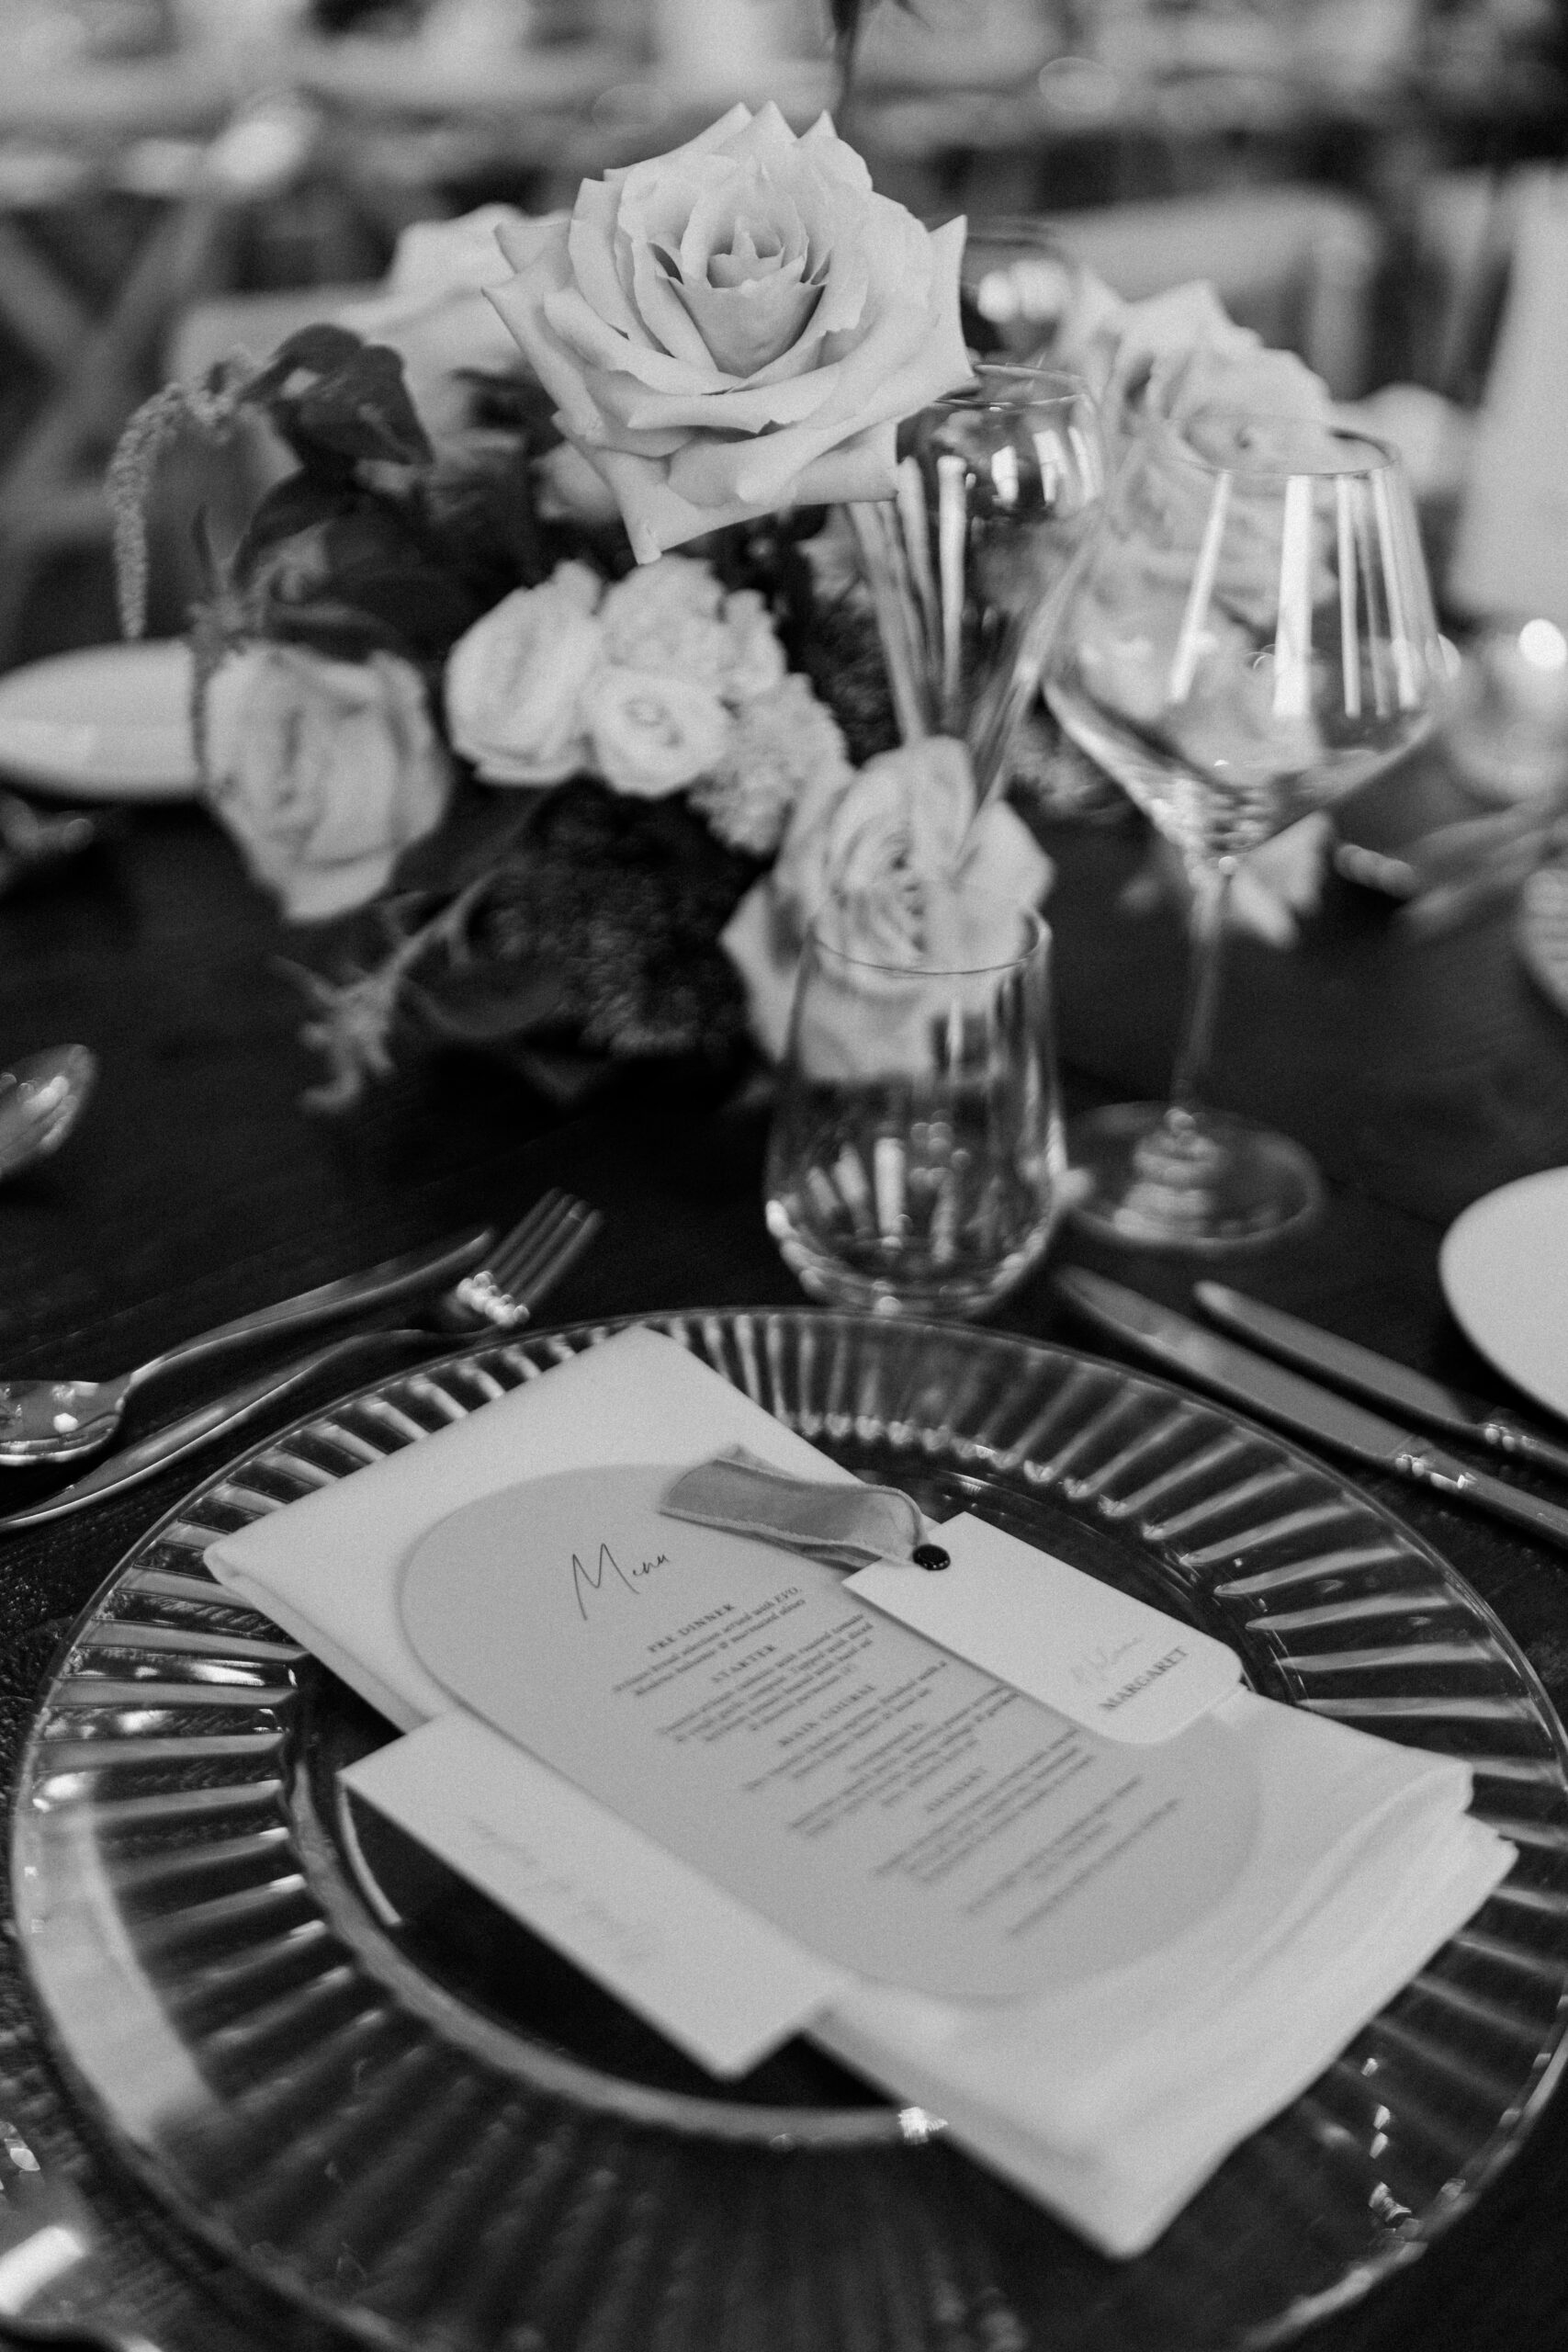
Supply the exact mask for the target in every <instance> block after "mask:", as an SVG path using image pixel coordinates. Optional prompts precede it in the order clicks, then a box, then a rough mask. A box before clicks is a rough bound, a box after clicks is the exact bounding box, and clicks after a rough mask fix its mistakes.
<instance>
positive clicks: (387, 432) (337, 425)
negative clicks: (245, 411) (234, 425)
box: [246, 325, 434, 473]
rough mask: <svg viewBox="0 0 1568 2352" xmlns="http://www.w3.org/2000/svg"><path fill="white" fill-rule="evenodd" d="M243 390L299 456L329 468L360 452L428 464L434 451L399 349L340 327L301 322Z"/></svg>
mask: <svg viewBox="0 0 1568 2352" xmlns="http://www.w3.org/2000/svg"><path fill="white" fill-rule="evenodd" d="M246 398H247V399H248V400H249V401H251V402H252V403H253V404H254V405H255V406H258V407H261V408H263V409H265V412H266V413H267V414H268V416H269V417H270V418H271V419H272V422H273V424H275V425H276V427H277V430H278V432H279V433H280V434H281V435H283V438H284V439H285V440H286V441H287V442H288V446H289V447H290V448H291V449H292V450H293V451H294V452H295V455H296V456H297V457H298V458H299V459H300V460H301V462H302V463H303V464H305V465H306V466H314V467H318V468H321V469H323V470H325V471H326V472H328V473H332V472H334V471H336V472H341V471H343V470H344V469H346V468H349V467H352V466H355V465H357V464H359V463H361V462H363V461H364V460H366V459H378V460H380V461H382V462H383V463H389V464H392V465H403V466H423V465H428V464H429V463H430V461H431V458H432V456H433V454H434V453H433V451H432V449H431V447H430V442H429V439H428V437H427V436H426V434H425V430H424V427H423V424H421V423H420V421H419V415H418V412H417V411H416V410H415V408H414V405H413V402H412V400H411V399H410V398H409V393H408V387H407V385H406V384H405V383H404V381H403V363H402V361H401V359H400V357H399V356H398V354H397V353H396V352H395V351H393V350H392V349H391V348H390V347H389V345H386V344H379V343H366V342H365V341H363V339H362V338H361V337H360V336H358V335H356V334H351V333H350V331H349V330H348V328H346V327H334V326H324V325H318V326H309V327H301V329H300V330H299V334H291V335H290V336H289V337H288V340H287V341H286V342H284V343H281V344H280V345H278V347H277V349H276V352H275V353H274V354H273V356H272V358H271V360H270V361H269V362H268V364H267V365H266V367H265V368H263V369H262V371H261V373H260V375H259V376H256V377H254V379H252V382H251V384H250V387H249V390H248V391H247V393H246Z"/></svg>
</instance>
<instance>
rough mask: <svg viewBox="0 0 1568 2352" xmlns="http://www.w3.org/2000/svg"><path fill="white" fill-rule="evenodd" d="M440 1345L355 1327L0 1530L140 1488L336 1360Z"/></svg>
mask: <svg viewBox="0 0 1568 2352" xmlns="http://www.w3.org/2000/svg"><path fill="white" fill-rule="evenodd" d="M440 1344H441V1342H440V1341H439V1340H437V1339H436V1338H435V1337H434V1334H432V1333H431V1332H429V1331H399V1330H393V1331H354V1332H351V1333H350V1334H349V1335H348V1337H347V1338H346V1339H342V1340H332V1341H331V1342H330V1344H329V1345H328V1346H326V1347H324V1348H317V1349H315V1350H313V1351H312V1352H311V1353H310V1355H308V1356H300V1357H298V1358H296V1360H295V1362H294V1363H291V1364H286V1365H285V1366H284V1367H283V1369H282V1370H281V1371H279V1370H277V1369H276V1367H275V1368H274V1369H273V1370H272V1371H271V1372H267V1373H263V1374H261V1375H260V1377H259V1378H257V1379H255V1380H251V1381H247V1382H246V1383H245V1385H244V1386H243V1387H242V1388H231V1389H230V1391H229V1392H228V1394H227V1395H226V1396H223V1397H217V1398H215V1399H214V1400H213V1402H212V1403H211V1404H209V1405H200V1406H198V1407H197V1409H196V1411H195V1412H193V1413H186V1414H183V1415H182V1416H181V1418H180V1419H178V1420H177V1421H170V1422H169V1423H168V1424H167V1426H166V1427H165V1428H164V1429H161V1430H153V1431H152V1435H151V1436H150V1437H144V1438H141V1439H140V1440H139V1441H138V1442H137V1443H136V1444H135V1445H128V1446H125V1447H123V1448H122V1449H121V1450H120V1452H119V1453H111V1454H110V1455H109V1456H108V1458H107V1461H104V1462H100V1463H98V1464H97V1465H96V1467H95V1468H94V1469H91V1470H89V1471H88V1472H87V1473H86V1476H85V1477H81V1478H77V1479H74V1480H73V1482H72V1484H71V1485H70V1486H69V1487H62V1488H61V1490H60V1492H59V1493H58V1494H55V1495H50V1496H49V1497H47V1498H46V1499H45V1500H44V1501H43V1502H40V1503H28V1505H27V1506H26V1508H25V1509H23V1510H13V1511H8V1512H7V1513H6V1516H5V1517H4V1518H3V1519H0V1533H8V1532H10V1530H11V1529H13V1528H22V1527H37V1526H39V1525H40V1524H41V1523H42V1522H43V1521H45V1520H49V1519H64V1518H65V1517H66V1516H67V1515H68V1514H69V1513H70V1512H72V1511H77V1510H85V1509H86V1507H87V1506H88V1505H89V1504H90V1503H100V1502H107V1500H108V1498H109V1497H110V1496H111V1495H118V1494H121V1493H123V1492H124V1490H125V1488H126V1487H139V1486H140V1485H141V1482H142V1480H143V1479H145V1478H151V1477H152V1476H155V1475H156V1473H157V1472H158V1471H160V1470H163V1469H166V1468H167V1466H168V1464H170V1463H171V1462H178V1461H180V1460H182V1459H183V1458H184V1456H185V1455H186V1454H187V1453H195V1452H196V1450H197V1447H198V1446H202V1445H205V1444H206V1443H207V1442H208V1441H209V1439H211V1438H215V1437H224V1436H227V1435H228V1433H229V1432H230V1431H231V1430H237V1429H241V1428H243V1426H244V1424H245V1423H246V1422H247V1421H252V1420H255V1419H258V1418H259V1416H260V1415H261V1414H263V1413H265V1411H266V1410H267V1408H269V1407H270V1406H272V1405H275V1404H276V1403H278V1402H279V1401H280V1400H281V1399H282V1398H283V1397H288V1396H289V1395H290V1394H291V1393H292V1392H293V1391H294V1390H295V1389H296V1388H302V1387H303V1386H304V1385H305V1383H306V1382H307V1381H308V1380H312V1379H314V1378H315V1376H316V1375H317V1374H319V1373H323V1372H328V1371H330V1370H331V1369H332V1367H333V1365H334V1364H336V1363H348V1362H349V1361H350V1360H351V1359H352V1358H353V1357H354V1356H355V1355H357V1354H359V1353H361V1352H362V1351H364V1350H365V1349H367V1348H377V1347H394V1346H400V1347H404V1348H409V1347H417V1348H420V1349H423V1350H425V1351H429V1350H431V1349H433V1348H438V1347H439V1346H440Z"/></svg>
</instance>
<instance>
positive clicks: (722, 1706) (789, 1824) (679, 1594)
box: [400, 1464, 1257, 2007]
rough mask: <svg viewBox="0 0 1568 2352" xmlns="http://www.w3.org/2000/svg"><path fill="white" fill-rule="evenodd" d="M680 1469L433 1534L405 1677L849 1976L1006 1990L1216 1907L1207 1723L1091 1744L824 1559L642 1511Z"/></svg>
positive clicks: (1241, 1841) (546, 1496) (1247, 1804)
mask: <svg viewBox="0 0 1568 2352" xmlns="http://www.w3.org/2000/svg"><path fill="white" fill-rule="evenodd" d="M678 1466H679V1465H676V1464H632V1465H624V1466H621V1467H618V1468H615V1469H608V1470H601V1471H595V1472H592V1473H584V1472H581V1471H568V1472H562V1473H558V1474H554V1475H550V1476H543V1477H539V1478H535V1479H532V1480H529V1481H528V1482H527V1483H525V1484H523V1485H519V1486H514V1487H508V1488H504V1489H502V1490H501V1491H500V1492H498V1493H492V1494H490V1495H488V1496H485V1497H483V1498H480V1499H479V1500H477V1501H475V1502H473V1503H471V1504H469V1505H468V1506H467V1507H465V1508H463V1509H461V1510H457V1511H454V1512H453V1513H451V1514H450V1516H448V1517H447V1518H446V1519H444V1520H443V1521H440V1522H439V1524H437V1525H436V1526H434V1528H432V1529H431V1530H430V1531H429V1532H427V1533H426V1534H425V1535H424V1536H423V1538H422V1540H421V1541H420V1542H419V1543H418V1544H416V1545H415V1546H414V1548H413V1549H412V1552H411V1554H410V1555H409V1556H408V1558H407V1562H406V1565H405V1566H404V1569H403V1574H402V1580H401V1590H400V1612H401V1620H402V1626H403V1631H404V1634H405V1635H406V1637H407V1640H408V1642H409V1644H410V1645H411V1647H412V1651H413V1653H414V1655H415V1657H417V1658H418V1660H419V1662H420V1664H421V1666H422V1667H423V1669H424V1670H425V1671H426V1672H427V1673H428V1674H429V1675H430V1676H431V1677H433V1678H434V1680H435V1681H436V1682H437V1683H439V1684H440V1685H441V1686H442V1687H443V1689H444V1690H446V1691H447V1692H448V1693H449V1694H450V1696H451V1698H452V1699H453V1700H454V1701H456V1702H457V1704H458V1705H460V1706H462V1707H465V1708H468V1709H470V1710H472V1712H473V1713H476V1714H478V1715H479V1716H480V1717H482V1718H483V1719H484V1720H485V1721H486V1722H487V1723H489V1724H492V1725H494V1726H495V1728H496V1729H497V1730H499V1731H501V1732H502V1733H503V1734H504V1735H505V1736H506V1737H507V1738H509V1739H512V1740H513V1741H515V1742H516V1743H517V1744H518V1745H519V1746H520V1747H525V1748H526V1749H528V1750H529V1751H530V1752H531V1753H532V1754H533V1755H534V1756H535V1757H536V1758H539V1760H540V1761H541V1762H543V1763H545V1764H547V1765H548V1766H549V1767H551V1768H552V1770H555V1771H557V1772H558V1773H560V1774H562V1775H563V1776H564V1777H565V1778H566V1779H567V1780H568V1781H571V1782H572V1783H574V1784H575V1786H576V1787H577V1788H578V1789H580V1790H581V1791H583V1792H586V1793H587V1794H588V1795H589V1796H591V1797H592V1798H593V1799H594V1800H595V1801H596V1802H597V1803H598V1804H601V1805H603V1806H604V1807H607V1808H608V1809H609V1811H610V1812H612V1813H613V1814H615V1815H618V1816H619V1817H620V1819H621V1820H623V1821H625V1822H626V1823H629V1824H630V1825H632V1826H633V1827H634V1828H635V1829H636V1830H637V1831H638V1832H639V1833H640V1834H641V1835H642V1836H643V1837H645V1838H649V1839H650V1840H652V1841H653V1842H654V1843H655V1844H656V1845H658V1846H659V1847H660V1848H662V1849H664V1850H665V1851H666V1852H668V1853H670V1854H672V1855H674V1856H675V1857H676V1858H677V1859H678V1860H681V1861H682V1863H683V1864H685V1865H686V1866H687V1867H688V1868H689V1869H691V1870H693V1871H700V1872H702V1873H703V1874H705V1876H706V1877H707V1878H708V1879H710V1880H711V1881H713V1882H714V1883H716V1885H717V1886H719V1887H721V1888H722V1889H723V1890H724V1891H725V1892H726V1894H728V1895H729V1896H730V1897H731V1898H733V1899H734V1900H735V1901H737V1902H739V1903H740V1904H744V1905H748V1906H750V1907H751V1908H752V1909H754V1910H756V1911H757V1912H759V1913H760V1914H761V1916H762V1917H763V1918H764V1919H768V1920H771V1921H773V1924H774V1925H775V1926H777V1927H778V1928H782V1929H783V1930H784V1933H785V1934H786V1935H787V1936H789V1937H790V1938H791V1939H794V1940H795V1941H796V1942H798V1943H799V1944H801V1945H802V1946H804V1947H805V1948H806V1949H807V1951H811V1952H813V1953H815V1954H817V1955H818V1957H819V1958H820V1959H822V1960H824V1961H827V1962H830V1963H832V1964H833V1965H835V1966H837V1967H840V1968H843V1969H847V1970H851V1971H852V1972H853V1973H855V1975H856V1976H858V1977H860V1978H863V1979H871V1980H877V1981H880V1982H882V1983H885V1984H888V1985H897V1986H900V1987H903V1988H905V1989H907V1990H910V1991H915V1992H919V1993H923V1994H926V1995H929V1996H934V1997H937V1998H939V1999H945V2000H951V2001H959V2002H962V2003H964V2005H965V2007H975V2006H976V2005H979V2006H984V2005H987V2004H995V2003H1010V2002H1017V2001H1019V2000H1021V1999H1025V1998H1028V1997H1030V1996H1033V1995H1036V1994H1038V1993H1040V1992H1041V1991H1042V1990H1043V1989H1044V1988H1046V1987H1050V1988H1051V1989H1052V1990H1053V1991H1055V1992H1058V1993H1059V1992H1060V1991H1061V1990H1062V1988H1063V1987H1065V1986H1066V1985H1071V1984H1074V1983H1077V1982H1078V1981H1080V1980H1082V1979H1084V1978H1091V1977H1093V1976H1095V1975H1097V1974H1099V1973H1102V1972H1104V1971H1106V1970H1108V1969H1112V1968H1115V1969H1120V1968H1124V1967H1125V1966H1126V1965H1128V1963H1129V1962H1132V1961H1134V1960H1137V1959H1138V1958H1140V1957H1142V1956H1144V1955H1145V1954H1147V1953H1149V1952H1151V1951H1156V1950H1157V1949H1158V1948H1160V1947H1161V1946H1163V1945H1165V1944H1167V1943H1169V1942H1173V1941H1176V1940H1178V1939H1180V1938H1181V1937H1182V1935H1183V1934H1184V1933H1185V1932H1186V1931H1187V1930H1188V1929H1189V1928H1191V1927H1192V1926H1193V1925H1194V1924H1195V1923H1196V1922H1198V1921H1200V1920H1201V1919H1202V1918H1203V1917H1206V1916H1207V1915H1209V1914H1210V1913H1212V1912H1213V1911H1214V1910H1215V1909H1216V1908H1217V1907H1218V1906H1220V1905H1222V1904H1223V1903H1224V1900H1225V1899H1226V1897H1227V1896H1228V1895H1229V1894H1230V1893H1231V1892H1232V1890H1233V1888H1234V1886H1235V1882H1236V1880H1237V1878H1238V1876H1239V1874H1240V1873H1241V1871H1243V1869H1244V1867H1245V1864H1246V1861H1247V1856H1248V1854H1249V1852H1250V1850H1251V1847H1252V1843H1253V1838H1254V1831H1255V1825H1256V1814H1257V1796H1256V1791H1255V1788H1254V1786H1253V1784H1252V1781H1251V1778H1250V1776H1249V1774H1248V1772H1247V1770H1246V1769H1245V1768H1238V1763H1237V1757H1236V1751H1235V1742H1234V1740H1231V1739H1229V1738H1227V1736H1226V1733H1225V1730H1224V1726H1223V1725H1222V1724H1218V1723H1217V1722H1214V1721H1213V1720H1201V1721H1199V1722H1198V1723H1196V1724H1193V1725H1192V1726H1191V1728H1190V1730H1188V1731H1187V1732H1186V1733H1185V1734H1183V1735H1182V1736H1180V1737H1179V1738H1174V1739H1170V1740H1167V1741H1165V1742H1163V1743H1161V1744H1160V1745H1158V1746H1153V1747H1142V1748H1137V1749H1134V1748H1130V1747H1127V1746H1126V1745H1123V1744H1119V1743H1117V1742H1114V1741H1112V1740H1110V1739H1107V1738H1104V1737H1102V1736H1099V1735H1097V1734H1096V1733H1094V1732H1092V1731H1089V1730H1087V1729H1085V1728H1084V1727H1083V1726H1082V1725H1081V1724H1077V1723H1074V1722H1070V1721H1068V1720H1067V1719H1066V1716H1064V1715H1063V1714H1061V1713H1057V1712H1055V1710H1053V1709H1050V1708H1047V1707H1044V1706H1042V1705H1040V1704H1039V1703H1038V1702H1036V1701H1034V1700H1032V1699H1030V1698H1026V1697H1025V1696H1023V1694H1022V1693H1021V1692H1020V1691H1016V1690H1014V1689H1012V1688H1011V1687H1010V1685H1009V1684H1007V1683H1006V1682H1003V1681H1001V1680H999V1679H998V1678H997V1677H995V1676H994V1675H991V1674H988V1673H986V1672H984V1671H983V1670H982V1669H981V1668H978V1667H976V1666H974V1665H971V1664H970V1663H969V1662H968V1661H967V1660H965V1659H963V1658H960V1657H954V1656H953V1654H952V1653H951V1651H949V1650H946V1649H944V1648H941V1647H939V1646H938V1645H936V1644H935V1643H934V1642H931V1641H930V1640H928V1639H927V1638H926V1637H925V1636H924V1635H923V1634H919V1633H917V1632H914V1631H912V1630H911V1629H910V1628H908V1626H905V1625H902V1624H899V1623H897V1622H896V1621H895V1620H894V1619H893V1618H891V1617H890V1616H888V1615H887V1614H886V1612H885V1611H882V1610H881V1609H879V1608H874V1607H872V1606H870V1605H869V1604H868V1603H867V1602H866V1601H864V1600H862V1599H861V1598H859V1597H858V1596H857V1595H856V1594H855V1593H854V1592H853V1591H852V1590H850V1589H847V1588H846V1582H845V1579H844V1577H843V1575H842V1572H841V1571H840V1570H838V1569H835V1568H831V1567H828V1566H822V1565H821V1564H819V1563H818V1562H816V1561H813V1560H810V1559H805V1558H800V1557H796V1556H795V1555H784V1554H782V1553H781V1552H780V1551H778V1550H777V1549H776V1548H774V1547H773V1546H771V1545H769V1544H761V1543H757V1542H753V1541H750V1540H749V1539H747V1538H744V1537H740V1536H738V1535H736V1534H734V1533H726V1532H720V1531H717V1530H715V1529H712V1528H708V1527H705V1526H701V1525H695V1524H690V1523H687V1522H685V1521H676V1520H672V1519H670V1518H668V1517H665V1516H663V1515H661V1513H660V1508H659V1505H660V1497H661V1496H662V1495H663V1494H664V1493H665V1491H666V1490H667V1489H668V1487H669V1486H670V1485H671V1481H672V1479H673V1478H674V1477H675V1476H676V1475H677V1471H678ZM902 1573H906V1574H908V1575H909V1576H910V1577H919V1576H920V1574H921V1572H920V1571H919V1569H914V1568H910V1569H908V1570H905V1571H902ZM925 1580H926V1581H934V1580H933V1579H925ZM1081 1662H1082V1661H1081V1657H1080V1663H1081ZM1123 1662H1124V1661H1114V1662H1113V1663H1123ZM1111 1663H1112V1662H1108V1667H1109V1665H1110V1664H1111Z"/></svg>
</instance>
